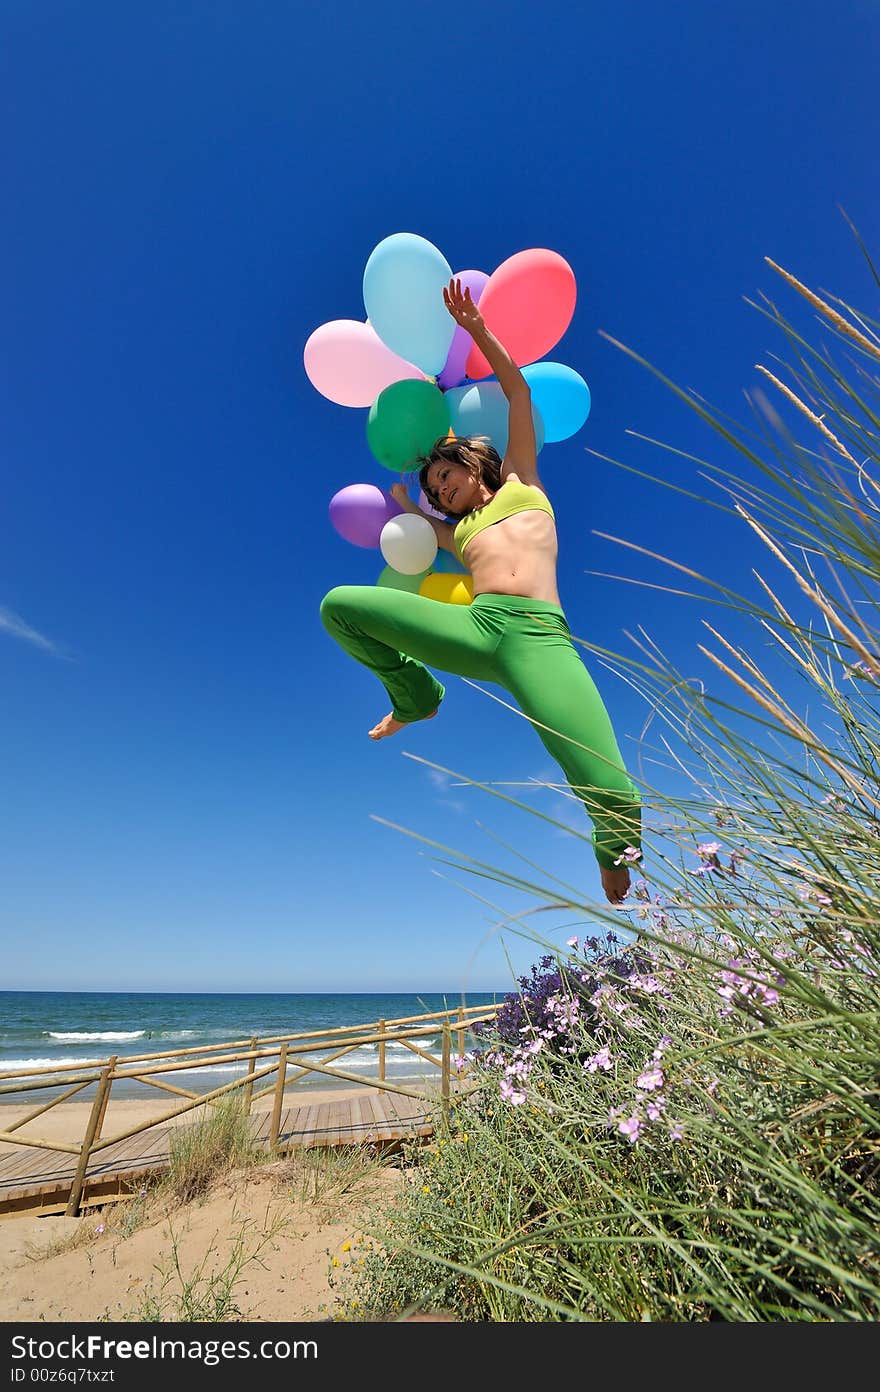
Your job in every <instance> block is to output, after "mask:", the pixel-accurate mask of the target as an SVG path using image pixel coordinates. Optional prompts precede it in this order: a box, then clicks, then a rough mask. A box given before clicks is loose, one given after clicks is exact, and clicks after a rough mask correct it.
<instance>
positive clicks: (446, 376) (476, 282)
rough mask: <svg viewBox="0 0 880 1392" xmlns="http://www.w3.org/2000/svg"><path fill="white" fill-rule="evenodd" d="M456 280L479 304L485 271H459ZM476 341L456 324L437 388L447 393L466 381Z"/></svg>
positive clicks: (486, 277)
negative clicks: (471, 352)
mask: <svg viewBox="0 0 880 1392" xmlns="http://www.w3.org/2000/svg"><path fill="white" fill-rule="evenodd" d="M455 278H456V280H460V281H461V288H462V290H470V292H471V299H472V300H473V302H474V304H479V302H480V296H481V295H482V293H483V288H484V286H485V284H486V281H487V280H488V279H489V277H488V276H487V275H486V272H485V271H457V272H456V277H455ZM473 344H474V340H473V339H472V338H471V336H470V334H469V333H468V331H467V329H463V328H462V327H461V325H460V324H456V326H455V333H454V334H453V335H452V342H451V343H450V345H449V352H448V353H447V355H446V363H445V365H444V367H443V371H442V372H441V373H440V374H439V375H438V377H437V386H438V387H442V389H443V390H444V391H445V390H446V388H447V387H457V386H460V385H461V383H462V382H463V381H464V375H465V374H464V365H465V363H466V362H467V360H468V354H469V353H470V351H471V348H472V347H473Z"/></svg>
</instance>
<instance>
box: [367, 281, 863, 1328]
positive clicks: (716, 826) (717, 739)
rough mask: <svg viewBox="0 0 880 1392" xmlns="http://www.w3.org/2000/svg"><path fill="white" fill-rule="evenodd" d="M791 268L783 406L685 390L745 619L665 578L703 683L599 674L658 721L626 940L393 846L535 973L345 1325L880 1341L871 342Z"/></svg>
mask: <svg viewBox="0 0 880 1392" xmlns="http://www.w3.org/2000/svg"><path fill="white" fill-rule="evenodd" d="M771 264H774V263H771ZM868 266H869V271H870V274H871V276H872V278H873V282H874V284H875V286H876V284H877V283H878V281H877V276H876V273H875V272H874V268H873V266H872V265H871V263H870V261H869V262H868ZM774 269H775V270H778V271H779V274H780V277H781V279H782V281H783V282H784V285H785V291H786V294H788V295H792V296H793V297H794V299H793V302H792V308H791V310H790V311H788V312H787V317H786V316H783V314H782V313H781V312H780V311H779V310H778V309H777V307H776V306H775V304H773V303H772V302H770V301H769V300H765V301H764V302H763V303H761V304H760V305H758V306H757V307H758V308H759V309H760V311H761V312H762V313H764V314H765V315H766V316H767V317H768V319H769V320H770V321H771V322H772V323H773V325H774V326H775V327H776V329H777V330H779V332H780V333H781V335H782V337H783V340H784V347H785V350H786V353H787V357H786V359H785V360H784V361H781V362H777V361H776V360H774V361H773V366H772V368H765V369H764V370H763V371H762V373H761V376H762V381H763V382H764V383H766V385H767V389H768V391H770V392H772V393H773V394H774V399H772V400H771V398H770V397H769V396H768V397H763V396H759V398H757V399H756V400H755V401H754V402H753V403H752V404H753V406H754V412H753V417H752V420H751V421H750V423H749V424H748V426H744V427H740V426H738V425H737V424H736V423H735V422H731V421H729V420H727V419H724V418H722V417H721V416H720V415H716V414H713V413H712V411H711V410H710V409H709V408H708V407H707V406H706V405H705V403H704V402H703V401H702V400H701V399H699V398H697V397H696V396H694V395H693V394H689V393H686V392H683V391H681V390H680V389H679V388H677V387H675V386H674V384H672V383H669V386H670V388H671V389H672V390H674V391H675V392H677V394H678V395H679V396H680V397H681V399H682V401H683V402H685V403H686V405H687V406H688V407H689V408H690V409H692V410H693V411H695V412H696V413H697V414H698V415H699V416H700V418H701V419H702V420H703V421H704V422H705V424H706V426H707V427H708V429H709V430H710V431H712V432H714V434H713V440H714V447H715V448H716V449H718V450H721V451H722V452H723V462H719V459H718V458H712V459H709V460H695V461H693V464H694V468H695V470H696V475H697V479H698V480H699V482H696V481H695V483H694V487H693V488H690V489H689V490H688V491H689V494H690V496H691V497H692V498H693V499H695V500H696V501H698V502H699V503H701V504H702V505H705V507H706V508H707V509H714V508H718V507H721V508H722V509H724V510H725V512H726V513H727V514H728V515H729V517H730V518H731V519H734V518H735V519H738V520H739V522H740V524H741V527H742V540H743V546H744V547H745V548H749V554H750V555H751V556H752V557H753V560H754V565H753V576H754V592H753V593H748V594H737V593H733V592H732V591H731V590H730V589H729V588H728V587H727V586H725V585H723V584H721V583H720V582H718V581H715V580H714V579H713V578H712V577H711V576H704V575H701V574H698V573H697V572H695V571H694V570H693V569H692V568H691V567H689V566H688V563H687V558H686V557H684V558H680V559H679V558H675V557H667V558H664V557H661V556H659V555H656V556H654V559H655V561H656V563H657V565H658V567H660V568H661V574H662V571H663V570H666V571H668V570H669V569H671V570H672V571H673V572H674V577H673V579H672V580H671V581H668V582H667V581H666V580H664V579H660V580H658V582H657V587H658V588H660V589H667V590H668V594H669V603H670V604H673V603H682V602H683V599H682V596H683V595H684V594H685V593H686V594H687V596H688V602H691V601H692V600H694V599H696V600H697V601H699V602H700V603H701V606H702V610H703V613H704V614H706V613H707V612H710V610H711V618H709V617H704V618H703V625H704V633H705V638H704V639H703V640H702V641H701V642H700V643H699V645H698V646H699V651H700V653H701V655H702V658H703V660H704V663H705V664H706V676H705V677H704V678H701V679H700V680H699V681H696V680H694V679H692V678H689V677H688V676H686V674H684V673H683V672H681V671H679V670H677V669H676V667H675V666H674V664H673V663H672V662H671V661H669V660H668V659H667V658H666V657H665V656H664V654H663V653H662V652H661V651H660V650H659V648H658V647H657V646H656V645H655V644H654V643H653V642H652V641H651V640H650V638H649V637H648V635H647V634H645V633H644V632H643V631H641V630H639V631H637V632H636V633H635V634H634V635H632V636H633V645H634V648H635V656H631V655H628V656H625V657H624V656H621V655H619V654H607V653H603V654H600V656H601V658H602V660H603V661H604V662H605V663H606V665H609V666H612V667H613V668H614V669H615V670H616V671H617V672H618V673H619V674H620V676H621V677H622V678H623V679H624V680H626V681H627V682H629V683H630V684H631V685H632V686H633V687H634V688H635V689H636V690H637V691H638V692H639V693H640V694H641V696H642V697H643V699H644V704H645V711H646V720H645V729H644V732H643V739H642V759H641V761H640V769H639V772H640V774H641V775H642V776H641V777H640V779H639V780H638V781H639V782H640V787H641V791H642V794H643V798H644V806H645V834H644V840H643V844H642V848H641V855H637V854H636V851H635V849H634V850H633V852H632V854H631V856H630V859H631V861H632V870H633V874H634V877H635V884H634V890H633V905H632V911H631V913H630V914H629V915H628V931H626V932H625V933H622V932H621V929H620V923H621V915H620V914H619V913H616V912H614V911H613V910H610V909H609V908H608V907H607V906H604V905H601V904H597V903H594V902H591V901H590V900H589V899H588V898H587V897H586V896H582V895H580V894H579V893H577V891H576V890H573V889H572V888H571V887H570V886H565V885H562V884H561V883H560V882H559V881H558V879H555V878H553V877H552V876H551V875H549V874H547V873H545V872H543V871H542V870H541V868H540V867H539V866H535V864H534V863H533V861H532V860H530V859H528V858H527V857H526V856H525V855H522V856H515V860H516V864H515V865H514V867H513V868H509V867H507V866H503V865H499V864H495V863H491V862H488V861H483V860H481V859H477V858H476V857H475V856H474V855H473V853H472V848H469V849H468V851H463V850H457V849H455V848H453V847H449V846H441V845H439V844H438V843H437V842H435V841H433V840H432V839H430V838H429V837H427V836H425V835H423V834H422V833H420V832H419V831H412V830H409V829H406V828H399V830H404V831H406V832H407V834H408V835H411V836H414V837H415V838H416V839H418V840H419V841H421V842H423V843H424V844H425V845H427V846H428V847H429V849H430V850H431V852H432V854H433V856H434V859H435V860H436V861H437V862H438V863H439V864H442V865H445V866H453V867H455V868H456V869H458V870H460V871H462V870H463V871H464V872H466V873H467V874H469V875H471V876H473V877H475V878H476V879H477V880H478V882H479V888H478V894H479V897H480V898H482V899H483V900H484V902H487V903H488V902H490V901H489V900H488V899H487V898H486V895H487V892H488V891H487V888H486V886H487V883H489V884H492V883H494V885H495V886H496V888H495V890H493V891H491V892H492V893H493V894H498V893H501V892H504V893H506V892H513V893H515V895H516V896H517V897H518V902H520V903H521V902H522V901H523V900H525V903H526V905H527V907H526V908H525V909H522V910H515V911H511V910H509V909H508V908H507V907H505V906H502V905H499V904H494V905H493V907H495V908H496V909H497V911H498V914H499V922H500V923H501V924H502V925H503V926H504V927H505V928H506V929H507V931H509V932H515V933H518V934H520V935H521V936H522V937H524V938H526V940H527V941H528V942H530V943H532V944H533V947H534V966H533V968H532V971H531V974H530V976H528V977H522V978H520V979H519V981H518V982H517V985H516V989H514V990H513V991H512V992H511V995H510V997H509V998H508V1001H507V1003H506V1005H505V1009H504V1010H502V1012H501V1013H500V1014H499V1016H498V1018H497V1020H496V1021H495V1022H494V1025H493V1027H492V1028H491V1030H488V1031H487V1032H486V1033H485V1034H484V1037H483V1041H482V1044H481V1047H480V1049H479V1050H478V1051H476V1054H475V1057H474V1058H473V1059H472V1061H471V1062H472V1070H471V1076H472V1080H473V1081H474V1082H475V1090H474V1092H473V1093H472V1094H471V1095H470V1096H468V1097H467V1098H459V1099H456V1100H455V1102H454V1104H453V1107H452V1109H451V1112H450V1116H449V1124H448V1126H446V1127H445V1128H444V1126H443V1118H442V1115H441V1114H439V1113H438V1131H437V1137H436V1141H435V1143H434V1145H433V1146H431V1147H430V1148H427V1149H423V1150H421V1151H420V1152H416V1153H414V1155H413V1157H412V1161H411V1164H410V1166H409V1168H408V1171H407V1174H408V1179H409V1183H408V1184H407V1185H406V1186H405V1189H404V1191H403V1193H402V1194H401V1195H400V1196H399V1197H398V1198H396V1199H395V1201H394V1202H393V1203H391V1204H390V1205H387V1206H385V1207H383V1208H382V1209H380V1210H377V1211H376V1213H375V1214H374V1216H373V1221H372V1224H371V1226H370V1228H369V1230H368V1231H367V1232H366V1234H365V1236H364V1239H363V1244H364V1246H363V1251H362V1253H361V1254H360V1257H359V1261H358V1262H357V1263H354V1264H353V1265H352V1267H351V1268H350V1269H349V1271H348V1272H347V1273H346V1278H345V1281H346V1286H345V1290H344V1292H343V1295H344V1299H345V1301H346V1302H347V1305H346V1308H347V1310H348V1314H347V1316H346V1317H347V1318H351V1319H357V1318H370V1317H371V1312H372V1313H375V1312H376V1311H387V1310H392V1311H397V1312H398V1313H402V1312H404V1311H406V1310H412V1309H418V1308H431V1309H438V1308H439V1309H442V1310H445V1311H448V1312H450V1313H451V1314H452V1315H454V1317H456V1318H458V1319H461V1320H467V1321H485V1320H491V1321H547V1320H554V1321H584V1320H586V1321H606V1320H612V1321H630V1322H632V1321H670V1320H673V1321H693V1322H699V1321H711V1320H721V1321H735V1322H767V1321H774V1322H778V1321H786V1322H798V1321H800V1322H804V1321H808V1322H860V1321H875V1320H876V1319H877V1318H878V1316H880V1065H878V1059H880V815H878V814H880V704H878V699H880V622H878V601H880V592H878V582H880V529H878V518H880V370H878V368H880V338H878V335H877V332H876V324H875V323H874V322H872V321H871V320H870V319H869V317H868V316H867V315H866V314H864V313H860V312H857V311H855V310H853V309H851V308H850V307H849V306H847V305H844V304H842V303H841V302H840V301H839V300H837V299H834V300H832V299H831V298H830V297H828V296H824V297H822V296H819V295H817V294H816V293H815V292H814V291H812V290H810V289H809V288H808V287H806V286H803V285H802V284H801V283H800V281H798V280H797V278H796V277H794V276H792V275H791V273H789V272H787V271H783V270H782V269H781V268H779V267H776V266H775V264H774ZM804 318H805V319H806V322H802V321H803V320H804ZM625 351H628V350H625ZM631 356H633V357H635V356H636V355H635V354H632V355H631ZM640 361H641V360H640ZM644 365H645V367H646V368H649V367H650V365H649V364H647V363H646V364H644ZM650 370H651V371H655V369H653V368H651V369H650ZM657 375H660V374H659V373H658V374H657ZM664 380H665V379H664ZM730 452H732V462H724V461H728V457H729V456H730ZM655 482H656V483H657V484H658V485H662V486H671V485H669V484H667V481H666V480H664V479H663V478H662V477H658V478H656V479H655ZM676 487H679V485H676ZM701 489H702V490H703V492H700V490H701ZM683 575H686V576H687V586H688V589H687V591H686V592H685V591H683V590H682V589H681V583H682V576H683ZM712 606H714V608H712ZM585 647H589V645H588V644H585ZM591 651H593V652H595V650H594V649H593V650H591ZM423 762H424V761H423ZM652 770H661V771H662V772H661V773H654V774H653V775H652V773H651V771H652ZM447 772H449V770H447ZM452 772H455V771H452ZM457 776H458V777H459V778H461V779H462V781H464V782H469V781H470V780H468V779H467V778H466V776H464V775H462V774H460V773H458V774H457ZM479 786H481V787H483V786H484V785H479ZM670 787H671V788H673V790H674V791H671V792H670V791H669V789H670ZM488 791H489V792H494V791H495V790H493V789H491V788H489V789H488ZM495 795H497V796H503V797H504V799H505V801H506V802H507V803H510V802H511V801H515V799H511V798H510V797H509V796H508V795H507V794H500V793H496V794H495ZM518 805H519V806H520V807H521V809H522V813H523V815H524V816H534V815H540V816H542V817H543V818H544V820H545V821H546V820H551V819H548V818H546V816H545V814H543V813H538V812H536V811H535V809H534V808H532V807H531V806H530V805H529V804H527V803H525V802H521V803H519V804H518ZM558 826H559V827H560V829H561V830H563V831H569V832H570V833H571V834H573V835H578V834H579V833H577V832H575V831H572V830H571V829H570V828H568V827H567V826H566V825H565V824H564V823H562V822H559V823H558ZM585 835H586V833H584V836H585ZM557 919H558V920H559V921H561V922H562V923H563V924H564V925H565V928H564V930H563V931H564V932H565V935H566V938H565V944H564V946H562V947H560V942H559V936H558V935H556V936H554V935H553V932H552V930H551V929H550V928H544V929H543V930H542V931H541V932H538V931H536V925H537V924H541V925H544V924H552V923H553V922H554V921H556V920H557Z"/></svg>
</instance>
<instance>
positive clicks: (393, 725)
mask: <svg viewBox="0 0 880 1392" xmlns="http://www.w3.org/2000/svg"><path fill="white" fill-rule="evenodd" d="M438 709H439V707H438ZM436 714H437V711H435V710H433V711H431V714H430V715H426V716H425V717H424V719H425V720H433V719H434V716H435V715H436ZM413 724H415V722H414V721H412V720H395V719H394V716H393V715H386V716H385V719H384V720H380V721H379V724H378V725H374V726H373V728H372V730H371V731H370V739H376V740H379V739H385V737H386V735H396V734H397V732H398V730H402V729H403V728H404V727H405V726H406V725H413Z"/></svg>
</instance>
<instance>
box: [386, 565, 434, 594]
mask: <svg viewBox="0 0 880 1392" xmlns="http://www.w3.org/2000/svg"><path fill="white" fill-rule="evenodd" d="M430 574H431V567H430V566H429V567H428V569H427V570H423V571H422V572H421V573H420V574H419V575H404V574H403V572H402V571H399V570H395V569H394V567H393V566H390V565H389V566H386V567H385V569H384V570H383V571H382V572H381V574H380V576H379V578H378V580H377V581H376V584H377V585H381V586H382V587H383V589H389V590H408V591H409V593H410V594H418V592H419V585H421V583H422V581H423V580H424V579H425V576H426V575H430Z"/></svg>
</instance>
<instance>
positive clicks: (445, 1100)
mask: <svg viewBox="0 0 880 1392" xmlns="http://www.w3.org/2000/svg"><path fill="white" fill-rule="evenodd" d="M451 1043H452V1031H451V1029H450V1028H449V1022H448V1021H447V1022H446V1023H445V1024H444V1026H443V1047H442V1050H441V1073H440V1100H441V1105H442V1108H443V1121H444V1123H445V1124H446V1125H448V1124H449V1055H450V1052H451Z"/></svg>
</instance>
